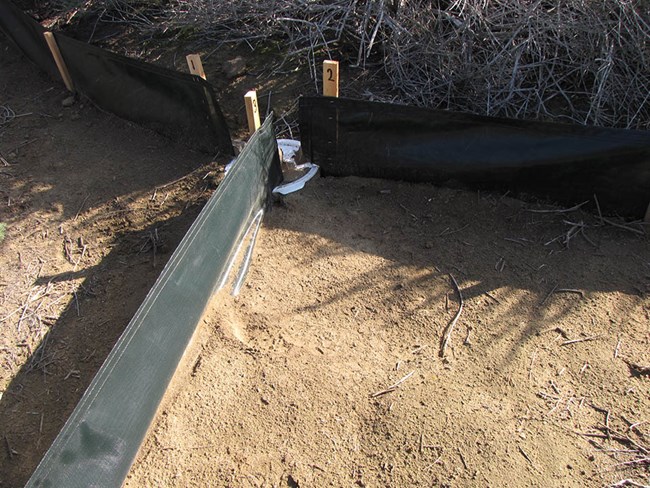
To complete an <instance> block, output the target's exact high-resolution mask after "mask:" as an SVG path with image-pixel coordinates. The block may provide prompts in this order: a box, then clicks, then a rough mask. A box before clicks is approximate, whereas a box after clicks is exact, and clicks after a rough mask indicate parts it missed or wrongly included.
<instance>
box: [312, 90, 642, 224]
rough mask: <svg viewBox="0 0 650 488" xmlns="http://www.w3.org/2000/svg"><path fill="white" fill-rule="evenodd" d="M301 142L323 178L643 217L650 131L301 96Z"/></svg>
mask: <svg viewBox="0 0 650 488" xmlns="http://www.w3.org/2000/svg"><path fill="white" fill-rule="evenodd" d="M300 134H301V139H302V147H303V150H304V152H305V154H306V155H307V157H309V158H311V160H312V161H313V162H314V163H316V164H318V165H320V167H321V173H322V174H323V175H332V176H346V175H357V176H366V177H375V178H390V179H400V180H407V181H416V182H418V181H421V182H432V183H435V184H444V185H448V186H456V187H458V186H460V187H467V188H474V189H486V190H497V191H504V192H505V191H508V190H509V191H511V192H512V193H513V194H516V195H519V196H529V197H531V196H532V197H534V198H536V199H542V200H548V201H552V202H557V203H562V204H567V205H573V204H577V203H581V202H583V201H585V200H591V201H592V202H593V200H594V195H596V197H597V198H598V200H599V203H600V205H601V208H602V210H603V212H607V213H618V214H620V215H623V216H626V217H637V218H639V217H640V218H642V217H643V215H644V213H645V210H646V208H647V206H648V203H649V202H650V133H648V132H641V131H627V130H620V129H604V128H597V127H583V126H576V125H565V124H555V123H545V122H531V121H519V120H510V119H501V118H493V117H484V116H478V115H470V114H462V113H453V112H446V111H442V110H428V109H422V108H416V107H408V106H402V105H392V104H386V103H376V102H366V101H356V100H346V99H340V98H323V97H310V98H302V99H301V100H300Z"/></svg>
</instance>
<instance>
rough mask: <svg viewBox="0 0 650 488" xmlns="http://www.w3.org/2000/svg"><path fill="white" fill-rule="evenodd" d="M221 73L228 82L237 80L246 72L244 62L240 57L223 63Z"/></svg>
mask: <svg viewBox="0 0 650 488" xmlns="http://www.w3.org/2000/svg"><path fill="white" fill-rule="evenodd" d="M223 72H224V74H225V75H226V78H228V79H229V80H231V79H233V78H237V77H238V76H241V75H243V74H244V73H245V72H246V61H245V60H244V58H242V57H240V56H237V57H236V58H233V59H231V60H229V61H226V62H225V63H223Z"/></svg>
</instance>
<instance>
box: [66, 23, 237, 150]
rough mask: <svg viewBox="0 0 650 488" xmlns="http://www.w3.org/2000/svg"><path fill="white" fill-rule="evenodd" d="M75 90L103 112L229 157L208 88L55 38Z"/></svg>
mask: <svg viewBox="0 0 650 488" xmlns="http://www.w3.org/2000/svg"><path fill="white" fill-rule="evenodd" d="M55 38H56V41H57V43H58V45H59V49H60V51H61V55H62V56H63V58H64V60H65V63H66V65H67V67H68V71H69V72H70V76H71V77H72V81H73V82H74V85H75V88H76V89H77V90H79V91H80V92H81V93H83V94H84V95H86V96H87V97H88V98H90V99H91V100H92V101H93V102H94V103H96V104H97V105H98V106H99V107H101V108H102V109H104V110H106V111H108V112H111V113H114V114H116V115H118V116H120V117H123V118H125V119H127V120H131V121H133V122H136V123H138V124H141V125H144V126H146V127H149V128H151V129H153V130H155V131H156V132H159V133H161V134H164V135H166V136H168V137H170V138H173V139H176V140H180V141H181V142H183V143H185V144H188V145H191V146H192V147H194V148H196V149H199V150H201V151H205V152H213V153H217V152H219V153H221V154H228V155H231V154H233V147H232V142H231V140H230V133H229V132H228V127H227V126H226V122H225V120H224V117H223V114H222V113H221V109H220V108H219V105H218V103H217V100H216V97H215V94H214V91H213V90H212V87H211V86H210V84H209V83H208V82H206V81H205V80H203V79H201V78H199V77H198V76H194V75H190V74H186V73H179V72H176V71H171V70H168V69H165V68H161V67H158V66H154V65H152V64H149V63H145V62H143V61H139V60H137V59H130V58H127V57H125V56H120V55H118V54H114V53H110V52H108V51H105V50H103V49H100V48H98V47H95V46H91V45H90V44H86V43H85V42H80V41H77V40H75V39H71V38H69V37H66V36H63V35H61V34H55Z"/></svg>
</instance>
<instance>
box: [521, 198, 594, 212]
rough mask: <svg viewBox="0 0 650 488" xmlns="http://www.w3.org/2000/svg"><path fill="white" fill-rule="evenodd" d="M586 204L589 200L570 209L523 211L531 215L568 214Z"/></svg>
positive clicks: (528, 209)
mask: <svg viewBox="0 0 650 488" xmlns="http://www.w3.org/2000/svg"><path fill="white" fill-rule="evenodd" d="M587 203H589V200H585V201H584V202H582V203H579V204H578V205H574V206H573V207H571V208H558V209H549V210H535V209H532V208H527V209H525V211H526V212H531V213H568V212H573V211H574V210H578V209H579V208H580V207H582V206H583V205H586V204H587Z"/></svg>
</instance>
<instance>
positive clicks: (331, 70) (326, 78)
mask: <svg viewBox="0 0 650 488" xmlns="http://www.w3.org/2000/svg"><path fill="white" fill-rule="evenodd" d="M323 96H326V97H338V96H339V62H338V61H324V62H323Z"/></svg>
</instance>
